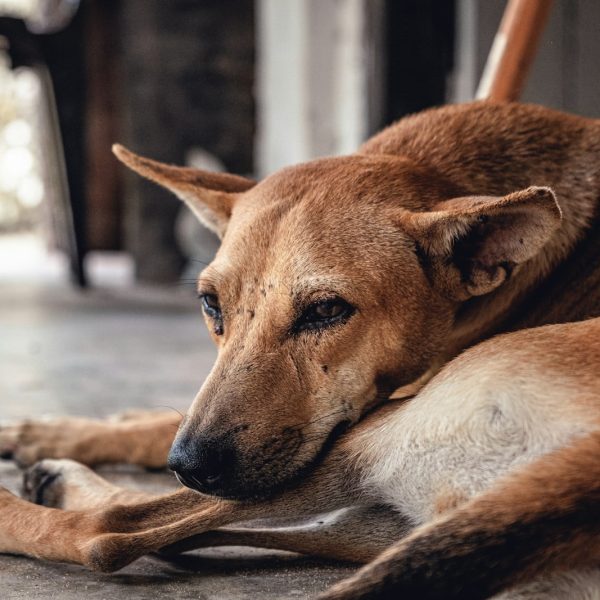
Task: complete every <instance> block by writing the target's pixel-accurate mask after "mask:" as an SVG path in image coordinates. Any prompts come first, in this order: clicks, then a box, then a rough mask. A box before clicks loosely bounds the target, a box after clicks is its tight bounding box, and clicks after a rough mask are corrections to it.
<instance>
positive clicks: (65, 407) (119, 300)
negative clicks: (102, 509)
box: [0, 283, 352, 600]
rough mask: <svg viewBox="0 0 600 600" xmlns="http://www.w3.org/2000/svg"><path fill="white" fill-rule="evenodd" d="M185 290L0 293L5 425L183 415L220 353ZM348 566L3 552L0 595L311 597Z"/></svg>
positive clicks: (290, 560)
mask: <svg viewBox="0 0 600 600" xmlns="http://www.w3.org/2000/svg"><path fill="white" fill-rule="evenodd" d="M190 295H191V294H187V295H186V294H182V293H181V290H179V291H178V290H170V291H161V292H157V291H156V290H154V291H150V290H142V289H139V290H130V291H124V290H112V291H103V292H102V291H94V292H89V293H85V294H78V293H76V292H74V291H71V290H69V289H66V288H65V287H64V286H59V285H50V284H46V285H43V286H34V285H31V284H26V283H20V284H13V285H10V286H8V285H2V286H0V420H2V421H7V420H11V419H19V418H29V417H34V418H36V417H39V416H41V415H50V416H52V415H61V414H73V415H88V416H97V417H101V416H104V415H108V414H111V413H114V412H118V411H120V410H123V409H126V408H132V407H141V408H147V407H171V408H173V409H177V410H181V411H183V410H185V409H186V408H187V406H188V404H189V403H190V401H191V399H192V398H193V396H194V394H195V392H196V391H197V389H198V387H199V386H200V384H201V383H202V381H203V379H204V377H205V376H206V374H207V373H208V371H209V369H210V366H211V364H212V361H213V358H214V350H213V348H212V345H211V342H210V340H209V338H208V335H207V333H206V331H205V328H204V324H203V323H202V319H201V316H200V309H199V306H198V305H197V303H196V302H195V301H192V300H190V299H189V296H190ZM102 471H103V473H104V474H105V475H106V476H107V477H109V478H110V479H112V480H114V481H117V482H119V483H121V484H122V485H129V486H132V487H136V486H138V487H143V488H148V489H153V490H156V491H162V490H167V489H170V488H172V487H174V486H175V485H176V483H175V482H174V480H173V478H172V477H171V476H170V475H169V474H168V473H147V472H142V471H136V470H134V469H129V468H124V467H112V468H104V469H102ZM0 483H1V484H2V485H4V486H6V487H8V488H9V489H11V490H13V491H18V488H19V486H20V473H19V472H18V470H17V469H16V468H15V467H14V466H13V465H12V463H8V462H0ZM351 571H352V568H351V567H347V566H342V565H335V564H325V563H322V562H318V561H315V560H312V559H309V558H306V557H299V556H295V555H291V554H285V553H278V552H273V551H259V550H252V549H244V548H227V549H210V550H203V551H196V552H193V553H189V554H186V555H183V556H181V557H179V558H177V559H176V560H172V561H165V560H162V559H158V558H153V557H148V558H143V559H141V560H139V561H137V562H135V563H134V564H132V565H130V566H128V567H127V568H125V569H123V570H122V571H120V572H119V573H116V574H111V575H104V574H95V573H90V572H88V571H86V570H85V569H82V568H80V567H77V566H72V565H64V564H51V563H45V562H41V561H36V560H32V559H28V558H24V557H14V556H0V598H2V599H3V600H8V599H10V600H12V599H32V600H33V599H38V598H39V599H44V600H46V599H61V600H62V599H65V600H71V599H73V600H74V599H76V598H77V599H79V598H82V597H85V598H91V599H94V598H97V599H112V598H121V597H123V598H128V599H131V600H133V599H137V598H156V597H157V595H160V596H168V597H169V598H171V599H174V600H175V599H184V598H197V599H209V598H210V599H213V598H214V599H217V598H218V599H231V600H237V599H238V598H240V599H241V598H257V599H260V600H263V599H265V600H266V599H287V598H309V597H312V596H313V595H314V594H316V593H317V592H318V591H320V590H323V589H325V588H326V587H327V586H328V585H330V584H331V583H333V582H334V581H337V580H338V579H340V578H342V577H343V576H345V575H348V574H349V573H350V572H351Z"/></svg>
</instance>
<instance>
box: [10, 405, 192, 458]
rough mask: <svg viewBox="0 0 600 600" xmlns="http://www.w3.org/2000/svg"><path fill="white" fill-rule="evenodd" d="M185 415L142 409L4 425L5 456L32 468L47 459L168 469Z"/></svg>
mask: <svg viewBox="0 0 600 600" xmlns="http://www.w3.org/2000/svg"><path fill="white" fill-rule="evenodd" d="M180 422H181V415H179V413H176V412H174V411H169V412H164V411H136V412H134V413H126V414H124V415H118V416H116V417H113V418H110V419H105V420H102V419H87V418H79V417H65V418H59V419H51V420H39V421H23V422H21V423H15V424H11V425H5V426H0V457H2V458H12V459H14V460H15V461H16V462H17V463H18V464H19V465H20V466H22V467H27V466H30V465H32V464H33V463H35V462H37V461H39V460H42V459H44V458H70V459H72V460H76V461H77V462H80V463H83V464H86V465H90V466H95V465H99V464H105V463H129V464H135V465H140V466H142V467H154V468H158V467H164V466H165V465H166V463H167V454H168V452H169V448H170V446H171V443H172V442H173V439H174V437H175V434H176V433H177V428H178V427H179V423H180Z"/></svg>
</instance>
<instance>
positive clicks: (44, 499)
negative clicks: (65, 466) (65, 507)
mask: <svg viewBox="0 0 600 600" xmlns="http://www.w3.org/2000/svg"><path fill="white" fill-rule="evenodd" d="M61 477H62V473H61V472H60V469H54V468H53V461H44V460H43V461H40V462H38V463H36V464H35V465H33V467H30V468H29V469H27V471H25V473H24V475H23V491H22V496H23V497H24V498H25V499H26V500H29V501H30V502H34V503H35V504H40V505H42V506H49V507H54V508H56V507H58V506H59V504H60V501H61V495H62V494H61V491H60V489H59V488H60V487H62V486H59V485H58V486H57V483H58V480H59V479H60V478H61Z"/></svg>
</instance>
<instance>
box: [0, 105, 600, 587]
mask: <svg viewBox="0 0 600 600" xmlns="http://www.w3.org/2000/svg"><path fill="white" fill-rule="evenodd" d="M117 152H118V154H119V156H120V158H121V159H122V160H124V161H125V162H126V163H127V164H128V165H129V166H131V167H132V168H133V169H134V170H137V171H139V172H140V173H142V174H143V175H145V176H147V177H150V178H151V179H154V180H155V181H158V182H159V183H161V184H163V185H165V186H166V187H168V188H169V189H172V190H173V191H174V192H175V193H176V194H178V195H179V196H180V197H181V198H182V199H183V200H185V201H186V202H187V203H188V204H189V205H190V206H191V207H192V209H193V210H194V211H195V212H196V214H197V215H198V216H199V218H200V219H201V220H202V221H203V222H204V223H205V224H207V225H208V226H209V227H211V228H212V229H213V230H215V231H216V232H217V233H219V234H220V235H221V236H223V245H222V247H221V249H220V251H219V253H218V255H217V258H216V260H215V262H214V263H213V264H212V265H211V267H210V268H209V269H207V270H206V271H205V272H204V273H203V274H202V275H201V277H200V282H199V291H200V294H201V297H202V302H203V305H204V310H205V313H206V315H207V319H208V322H209V326H210V327H211V329H212V331H213V333H214V338H215V341H216V342H217V344H218V345H219V348H220V354H219V358H218V360H217V364H216V365H215V368H214V369H213V372H212V373H211V376H209V378H208V380H207V382H206V383H205V385H204V386H203V389H202V390H201V392H200V394H199V396H198V398H197V399H196V401H195V403H194V405H193V406H192V408H191V410H190V413H189V416H188V418H187V419H186V420H185V422H184V423H183V424H182V426H181V428H180V432H179V434H178V436H177V440H176V441H175V444H174V445H173V448H172V450H171V455H170V459H169V463H170V466H171V467H172V468H173V470H175V471H176V472H177V473H178V476H179V477H180V479H181V480H182V481H183V482H184V483H186V485H188V486H189V487H193V488H195V489H198V490H200V491H203V492H208V493H210V494H215V495H218V496H221V497H228V498H231V500H212V499H210V498H207V497H203V496H198V495H197V494H195V493H192V492H186V491H183V492H181V493H179V494H176V495H174V496H171V497H169V498H165V499H162V500H160V499H159V500H154V501H148V502H145V501H144V499H143V498H141V497H140V496H139V494H138V495H133V496H132V495H131V494H127V493H126V492H122V491H120V490H115V489H113V488H111V487H110V486H108V485H107V484H105V483H102V482H100V481H99V480H98V479H97V478H96V477H95V476H93V474H90V473H89V472H87V471H85V470H83V468H82V467H79V466H76V465H74V464H73V463H69V462H66V463H63V462H60V461H59V462H58V463H53V462H46V461H44V462H43V463H41V466H38V467H37V468H36V469H34V471H32V473H31V474H30V477H29V487H30V488H32V495H33V497H37V499H38V500H40V501H45V503H46V504H50V505H58V506H60V507H62V508H64V509H77V510H82V509H87V512H85V513H80V515H79V516H80V521H79V523H80V524H79V525H78V526H77V528H76V530H75V529H74V528H73V523H75V522H76V519H75V516H74V515H76V513H72V512H71V511H70V510H65V511H64V512H55V511H51V512H50V513H48V518H49V519H52V521H51V523H52V524H53V525H52V528H53V529H52V532H50V529H48V530H46V529H45V528H42V529H43V532H42V533H40V531H39V530H38V531H36V535H32V531H31V529H27V527H25V526H24V525H23V522H24V519H25V518H26V516H27V515H34V514H37V513H36V511H47V510H49V509H47V508H43V507H37V506H33V505H30V504H28V503H25V502H23V501H21V500H18V499H16V498H14V497H13V496H10V495H8V494H6V495H5V496H4V503H5V505H6V508H4V510H3V512H2V513H0V550H5V551H18V552H23V553H28V554H33V555H42V556H45V557H48V558H58V559H63V560H74V561H76V562H82V563H84V564H88V565H91V566H95V567H97V568H103V569H113V568H117V567H119V566H121V565H122V564H125V563H127V562H129V561H131V560H134V559H135V558H136V557H137V556H140V555H141V554H143V553H145V552H148V551H152V550H157V549H159V548H163V547H165V546H170V545H173V544H176V543H178V542H179V543H180V544H181V543H182V540H184V539H186V538H189V537H190V534H195V533H198V534H200V533H201V532H203V531H206V530H207V529H215V528H217V527H219V526H220V525H224V524H227V523H231V522H236V521H241V520H247V519H252V518H259V517H261V516H264V515H265V514H267V515H270V516H285V517H294V516H302V515H307V514H311V513H314V512H315V510H319V511H328V510H329V511H331V510H341V509H343V508H345V507H348V506H350V505H365V506H366V507H367V508H365V509H364V510H363V509H353V510H350V511H348V510H345V511H342V512H340V513H336V519H335V520H333V521H332V520H329V521H327V520H326V523H328V525H327V526H326V527H324V528H323V527H321V528H320V529H319V528H316V529H315V528H311V527H305V528H303V529H301V530H299V529H298V528H292V529H290V530H286V529H285V528H283V529H282V528H278V529H277V530H275V531H268V530H250V531H248V530H244V529H239V528H237V529H234V530H232V529H229V530H221V531H218V532H215V533H214V534H210V535H204V536H200V537H199V538H195V539H194V543H196V544H199V545H201V544H207V543H234V542H239V541H240V539H241V540H245V541H246V542H247V543H255V544H257V545H267V546H274V547H281V548H285V549H292V550H294V549H295V550H298V551H303V552H312V553H315V554H320V555H324V556H333V557H337V558H348V559H353V560H358V561H367V560H370V559H372V558H374V556H375V555H376V554H377V553H378V552H379V551H380V550H382V549H383V548H385V547H387V546H388V545H390V543H391V541H392V540H394V539H400V538H401V537H403V536H405V535H407V534H408V532H409V531H410V530H412V529H413V528H416V529H415V531H414V532H413V533H412V534H410V535H409V536H408V537H406V538H405V539H403V540H402V541H400V542H399V543H398V544H397V545H396V546H395V547H393V548H391V549H390V550H389V551H387V552H386V553H385V554H384V555H383V556H382V557H381V558H379V559H378V560H377V561H375V562H374V563H373V564H372V565H371V566H368V567H366V569H365V570H364V571H362V572H361V573H360V575H359V576H360V578H359V579H354V580H353V581H352V582H351V583H349V584H347V585H344V584H342V585H341V586H340V587H339V588H337V589H336V590H335V591H332V592H331V595H329V596H327V597H331V598H362V597H365V598H366V597H385V595H386V594H387V593H388V592H390V590H391V589H394V590H396V593H400V592H404V593H405V594H406V597H412V596H411V594H412V595H414V596H415V597H417V596H418V597H426V598H438V597H439V598H442V597H444V598H485V597H488V596H490V595H492V594H495V593H499V592H501V591H502V590H506V589H508V588H511V587H513V586H515V585H516V584H518V583H523V585H524V586H526V587H521V588H520V591H519V588H517V589H516V590H513V592H507V593H509V594H512V595H511V597H532V596H534V595H535V594H538V596H539V597H551V595H550V594H551V593H553V594H555V597H557V598H558V597H564V596H565V593H567V592H565V590H568V594H569V597H573V598H575V597H576V594H578V593H579V594H580V596H579V597H581V598H592V597H595V596H594V595H593V594H597V593H598V590H600V578H599V575H598V572H597V571H596V570H594V567H595V566H597V561H598V559H599V558H600V547H599V545H598V534H599V531H598V527H599V524H598V521H599V519H598V508H599V507H600V498H599V494H600V483H599V482H600V479H599V475H600V473H599V467H598V464H597V460H596V458H597V457H596V455H595V453H596V452H597V451H598V449H600V434H599V433H598V432H599V431H600V402H598V395H599V394H600V374H599V373H598V365H600V320H599V319H592V317H597V316H599V315H600V236H599V235H598V233H599V232H598V221H599V218H600V214H599V211H598V201H599V198H600V166H599V165H598V157H599V156H600V123H599V122H597V121H593V120H586V119H582V118H578V117H573V116H568V115H563V114H561V113H557V112H553V111H549V110H546V109H542V108H540V107H533V106H526V105H502V104H498V105H495V104H486V103H475V104H471V105H464V106H456V107H447V108H442V109H438V110H434V111H428V112H426V113H422V114H420V115H415V116H412V117H409V118H407V119H404V120H402V121H400V122H399V123H398V124H396V125H394V126H392V127H391V128H389V129H388V130H386V131H384V132H382V133H381V134H379V135H378V136H376V137H375V138H373V139H372V140H370V141H369V142H367V143H366V144H365V145H364V146H363V148H361V150H360V151H359V152H358V153H357V154H355V155H352V156H349V157H341V158H334V159H321V160H318V161H314V162H312V163H308V164H306V165H300V166H298V167H294V168H291V169H285V170H283V171H282V172H280V173H278V174H275V175H273V176H271V177H270V178H267V179H266V180H265V181H264V182H261V183H260V184H258V185H254V183H253V182H250V181H248V180H244V179H242V178H237V177H233V176H227V175H216V174H206V173H200V172H197V171H192V170H189V169H178V168H175V167H168V166H165V165H160V164H158V163H154V162H153V161H148V160H147V159H141V158H139V157H135V156H134V155H131V154H130V153H128V152H126V151H125V150H123V149H120V150H117ZM531 186H546V187H531ZM549 188H551V189H549ZM480 194H485V196H481V195H480ZM554 194H556V198H558V205H557V202H556V199H555V196H554ZM559 206H560V208H559ZM585 319H590V320H587V321H585ZM575 321H582V322H581V323H574V322H575ZM551 323H572V324H566V325H556V326H549V327H542V328H538V329H528V328H532V327H538V326H541V325H546V324H551ZM518 330H519V331H518ZM510 331H518V332H517V333H512V334H509V335H506V336H501V337H495V338H492V339H491V340H489V341H487V342H485V343H483V344H478V342H480V341H481V340H485V339H488V338H490V337H491V336H493V335H494V334H497V333H501V332H510ZM474 344H477V345H475V346H474V347H473V348H472V349H471V350H469V351H468V352H466V353H465V354H463V355H461V356H459V357H458V358H456V359H454V360H452V361H451V362H449V363H448V361H449V360H450V359H452V357H454V356H456V355H457V354H459V353H460V352H461V350H463V349H464V348H466V347H469V346H473V345H474ZM444 363H448V364H446V367H445V368H444V369H443V370H442V371H441V372H440V373H439V374H438V375H436V376H435V377H434V378H433V380H432V381H431V382H430V383H429V384H427V385H426V386H425V387H424V388H423V390H422V391H421V392H420V393H419V394H418V395H417V396H416V397H415V398H413V399H412V400H410V401H405V402H400V403H386V404H384V406H382V407H381V408H379V409H377V410H375V412H373V414H371V415H369V416H367V417H366V418H364V419H362V421H361V422H360V423H358V424H357V425H355V426H354V427H352V428H351V429H350V431H349V432H348V433H347V434H346V435H345V436H344V437H343V438H341V439H340V440H339V441H337V442H335V437H334V436H335V433H336V432H337V431H339V430H341V429H340V428H342V427H347V426H348V425H349V424H353V423H356V422H357V421H359V420H360V419H361V417H363V415H365V414H366V413H368V412H369V411H372V409H373V408H375V407H376V406H377V405H378V404H381V403H383V401H384V400H385V399H386V398H387V397H388V396H389V394H390V393H391V392H392V391H393V390H394V389H396V388H399V387H402V386H407V385H411V384H414V382H415V381H418V380H420V381H421V382H423V381H425V380H426V379H427V378H428V377H430V376H431V374H433V373H434V372H435V371H437V370H439V368H440V366H441V365H443V364H444ZM153 418H154V419H155V421H154V422H152V421H151V420H148V419H141V420H140V419H133V420H129V421H123V422H122V423H120V424H118V425H116V426H108V425H106V424H97V423H96V424H93V425H91V427H92V428H94V429H93V430H94V436H96V438H97V439H104V440H105V439H106V436H110V437H109V439H111V440H113V443H112V444H111V445H110V452H107V450H106V448H107V444H106V443H99V444H87V445H84V444H82V443H81V436H79V439H75V440H73V439H72V440H70V441H69V442H67V445H65V442H58V443H57V442H56V441H54V443H48V438H47V436H48V435H55V434H54V433H53V431H52V428H51V427H49V426H45V427H44V426H35V425H33V426H31V425H30V426H29V427H28V428H22V427H21V428H19V427H16V428H9V429H6V430H4V432H0V444H2V443H3V444H4V446H5V448H7V449H8V448H9V446H10V450H11V451H13V452H14V453H15V454H16V455H17V456H18V457H19V458H20V459H21V461H22V462H32V461H33V460H34V459H37V458H44V457H45V456H54V457H60V456H70V457H71V458H76V459H82V458H83V459H84V460H85V462H87V463H88V464H95V463H98V462H105V461H107V460H119V459H126V460H127V459H129V460H130V461H131V462H137V463H140V464H144V463H145V459H144V455H145V448H146V447H148V446H151V445H152V444H148V443H147V442H146V443H145V445H144V444H143V443H137V441H138V440H143V439H147V438H148V433H149V432H160V435H161V436H162V440H163V441H162V445H161V446H160V447H157V446H154V452H153V455H152V457H151V458H150V459H148V461H147V464H150V465H151V466H156V465H157V464H159V463H160V462H161V461H162V460H164V457H165V449H166V445H167V441H168V442H169V443H170V441H171V438H172V435H171V434H169V433H168V432H169V428H171V427H172V425H173V419H172V417H162V416H159V417H153ZM64 426H65V424H64V423H62V424H60V427H62V428H63V431H64ZM79 427H81V423H80V424H79V425H75V428H74V430H73V431H74V432H77V431H78V430H79V429H78V428H79ZM44 436H46V440H44V439H43V438H44ZM74 437H75V438H77V435H74ZM331 444H333V447H329V446H331ZM82 446H84V447H85V454H82V450H81V448H82ZM325 450H327V452H326V451H325ZM309 467H310V470H309ZM58 475H61V476H62V477H57V476H58ZM48 476H51V478H52V483H51V485H48V481H49V479H48ZM290 484H292V486H291V487H290ZM542 493H543V494H544V496H543V497H541V494H542ZM107 495H108V496H110V497H111V498H112V499H113V501H114V502H115V503H120V505H118V506H116V507H115V508H114V509H112V510H108V511H107V510H106V509H100V508H97V506H102V505H105V504H106V502H107ZM248 499H252V500H253V501H254V503H252V504H248V502H239V500H248ZM375 505H386V506H388V507H393V508H394V509H395V511H390V509H389V508H388V509H387V510H386V509H383V508H375V507H374V506H375ZM9 507H14V510H15V511H18V514H22V515H24V516H23V519H18V518H17V519H15V518H14V517H12V520H11V522H10V523H9V522H8V519H6V518H5V516H4V515H5V514H6V512H7V510H8V508H9ZM82 514H85V518H83V517H81V515H82ZM382 523H383V525H382ZM49 527H50V525H49ZM377 527H379V530H380V532H381V535H379V536H373V535H372V534H371V533H370V532H371V531H372V530H377ZM332 532H333V534H332ZM28 536H29V538H28ZM48 536H49V537H48ZM40 540H43V541H44V542H45V543H44V544H42V543H41V542H40ZM49 540H50V541H49ZM184 545H185V543H184ZM490 565H492V566H490ZM561 572H562V574H561ZM536 578H537V581H534V580H536ZM540 578H541V579H540ZM532 582H533V583H532ZM527 586H529V587H527ZM527 590H529V591H527ZM549 590H552V591H551V592H550V591H549ZM521 593H522V594H527V593H529V594H530V595H529V596H519V595H518V594H521ZM560 594H562V595H560ZM585 594H587V595H585Z"/></svg>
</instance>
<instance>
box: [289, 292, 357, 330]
mask: <svg viewBox="0 0 600 600" xmlns="http://www.w3.org/2000/svg"><path fill="white" fill-rule="evenodd" d="M353 312H354V308H353V307H352V306H351V305H350V304H348V303H347V302H346V301H345V300H342V299H341V298H332V299H331V300H321V301H319V302H315V303H314V304H311V305H310V306H309V307H308V308H306V309H305V310H304V312H303V313H302V315H301V316H300V318H299V319H298V320H297V321H296V323H295V325H294V329H295V330H296V331H302V330H306V329H323V328H325V327H328V326H329V325H333V324H334V323H337V322H339V321H342V320H344V319H347V318H348V317H349V316H350V315H351V314H352V313H353Z"/></svg>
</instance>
